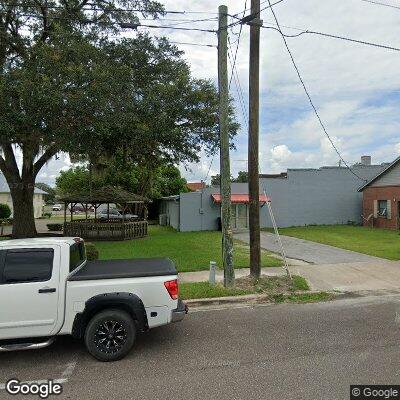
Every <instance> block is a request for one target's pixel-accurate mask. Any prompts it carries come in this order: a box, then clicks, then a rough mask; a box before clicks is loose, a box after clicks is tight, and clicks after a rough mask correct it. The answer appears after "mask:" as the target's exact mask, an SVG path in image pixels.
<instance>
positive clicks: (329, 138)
mask: <svg viewBox="0 0 400 400" xmlns="http://www.w3.org/2000/svg"><path fill="white" fill-rule="evenodd" d="M268 3H269V4H271V2H270V0H268ZM270 8H271V12H272V14H273V16H274V19H275V22H276V25H277V26H278V29H279V32H280V33H281V34H282V30H281V28H280V25H279V22H278V18H277V17H276V15H275V11H274V9H273V8H272V7H270ZM282 39H283V41H284V43H285V47H286V50H287V52H288V53H289V56H290V59H291V60H292V64H293V66H294V69H295V70H296V73H297V76H298V77H299V80H300V82H301V84H302V86H303V89H304V92H305V93H306V95H307V97H308V100H309V102H310V104H311V107H312V109H313V110H314V113H315V115H316V116H317V119H318V121H319V124H320V125H321V127H322V130H323V131H324V133H325V135H326V137H327V138H328V140H329V142H330V143H331V145H332V147H333V148H334V150H335V152H336V154H337V155H338V156H339V158H340V159H341V160H342V161H343V163H344V165H345V166H346V167H347V169H348V170H349V171H350V172H351V173H352V174H353V175H354V176H356V177H357V178H358V179H360V180H362V181H363V182H365V179H363V178H361V177H360V176H359V175H358V174H357V173H356V172H354V171H353V170H352V169H351V167H350V166H349V165H348V164H347V162H346V161H345V159H344V158H343V157H342V155H341V154H340V151H339V150H338V148H337V147H336V145H335V143H334V142H333V140H332V138H331V137H330V135H329V133H328V131H327V130H326V127H325V125H324V123H323V122H322V119H321V117H320V115H319V113H318V111H317V108H316V107H315V105H314V102H313V101H312V99H311V96H310V93H309V92H308V89H307V87H306V85H305V83H304V80H303V78H302V76H301V74H300V71H299V68H298V67H297V64H296V61H295V60H294V57H293V54H292V52H291V51H290V48H289V45H288V43H287V41H286V38H285V36H284V35H283V34H282Z"/></svg>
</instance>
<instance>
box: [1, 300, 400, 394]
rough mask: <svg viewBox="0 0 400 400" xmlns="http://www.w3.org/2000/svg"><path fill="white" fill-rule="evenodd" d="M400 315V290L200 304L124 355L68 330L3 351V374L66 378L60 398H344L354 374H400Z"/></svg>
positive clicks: (389, 377)
mask: <svg viewBox="0 0 400 400" xmlns="http://www.w3.org/2000/svg"><path fill="white" fill-rule="evenodd" d="M399 324H400V296H398V295H397V296H380V297H369V298H358V299H348V300H338V301H335V302H330V303H320V304H308V305H287V304H283V305H273V306H257V307H249V308H232V309H223V310H211V311H201V312H195V313H192V314H190V315H189V316H188V318H187V319H186V320H185V321H184V322H183V323H180V324H175V325H171V326H168V327H163V328H158V329H155V330H153V331H151V332H149V333H148V334H146V335H144V336H142V337H140V338H139V339H138V342H137V345H136V347H135V350H134V351H132V353H131V354H130V355H129V356H128V357H127V358H126V359H124V360H122V361H120V362H118V363H112V364H106V363H99V362H97V361H95V360H93V359H92V358H91V357H90V356H89V355H88V354H87V353H86V351H85V349H84V347H83V345H82V344H81V343H80V342H76V341H73V340H72V339H68V338H63V339H60V340H59V341H58V342H57V343H56V344H54V345H53V346H52V347H50V348H47V349H44V350H40V351H35V352H33V351H31V352H19V353H4V354H1V355H0V384H1V383H4V382H6V381H7V380H8V379H10V378H12V377H17V378H19V379H20V380H27V381H32V380H43V379H50V378H56V379H60V378H63V379H64V381H65V383H64V391H63V394H62V395H61V396H59V398H60V399H85V400H91V399H107V400H119V399H124V400H128V399H151V400H154V399H175V400H178V399H185V400H188V399H212V400H214V399H223V400H224V399H229V400H233V399H249V400H250V399H285V400H286V399H296V400H297V399H307V400H308V399H316V400H320V399H325V400H327V399H334V400H340V399H348V398H349V385H350V384H395V383H397V384H400V371H399V362H400V325H399ZM0 398H1V399H7V398H10V399H12V398H23V397H19V396H13V397H11V396H9V395H8V394H7V393H6V392H5V391H4V390H0ZM25 398H27V397H25ZM36 398H37V397H36Z"/></svg>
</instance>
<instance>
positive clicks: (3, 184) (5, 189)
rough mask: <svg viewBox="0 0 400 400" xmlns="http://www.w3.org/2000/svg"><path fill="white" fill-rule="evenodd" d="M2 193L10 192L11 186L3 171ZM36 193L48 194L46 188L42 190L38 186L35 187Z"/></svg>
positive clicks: (1, 176)
mask: <svg viewBox="0 0 400 400" xmlns="http://www.w3.org/2000/svg"><path fill="white" fill-rule="evenodd" d="M0 193H10V187H9V186H8V183H7V181H6V178H5V176H4V175H3V174H2V173H0ZM35 193H36V194H47V193H46V192H45V191H44V190H41V189H38V188H35Z"/></svg>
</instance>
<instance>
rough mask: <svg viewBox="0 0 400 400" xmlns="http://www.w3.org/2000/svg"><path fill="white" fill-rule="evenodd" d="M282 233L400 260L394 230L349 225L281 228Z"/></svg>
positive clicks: (397, 238) (399, 250) (399, 248)
mask: <svg viewBox="0 0 400 400" xmlns="http://www.w3.org/2000/svg"><path fill="white" fill-rule="evenodd" d="M279 232H280V233H281V234H282V235H287V236H293V237H297V238H300V239H306V240H311V241H313V242H318V243H323V244H329V245H331V246H335V247H340V248H342V249H346V250H352V251H357V252H359V253H364V254H368V255H371V256H376V257H382V258H387V259H388V260H400V236H399V233H398V232H396V231H390V230H386V229H373V228H366V227H362V226H349V225H321V226H300V227H293V228H282V229H280V230H279Z"/></svg>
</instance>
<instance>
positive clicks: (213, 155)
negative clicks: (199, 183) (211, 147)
mask: <svg viewBox="0 0 400 400" xmlns="http://www.w3.org/2000/svg"><path fill="white" fill-rule="evenodd" d="M216 154H217V152H216V151H214V153H213V154H212V157H211V161H210V165H209V167H208V171H207V175H206V177H205V178H204V179H203V182H206V181H207V179H208V175H210V172H211V167H212V165H213V162H214V158H215V155H216Z"/></svg>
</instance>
